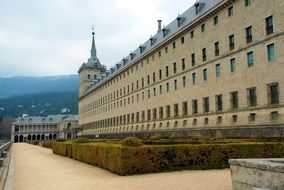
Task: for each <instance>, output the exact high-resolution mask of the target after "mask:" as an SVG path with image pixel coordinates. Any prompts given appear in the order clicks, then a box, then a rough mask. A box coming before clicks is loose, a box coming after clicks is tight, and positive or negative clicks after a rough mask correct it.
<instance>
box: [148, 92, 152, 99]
mask: <svg viewBox="0 0 284 190" xmlns="http://www.w3.org/2000/svg"><path fill="white" fill-rule="evenodd" d="M148 98H151V91H150V90H148Z"/></svg>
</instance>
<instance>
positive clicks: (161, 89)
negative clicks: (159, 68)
mask: <svg viewBox="0 0 284 190" xmlns="http://www.w3.org/2000/svg"><path fill="white" fill-rule="evenodd" d="M160 94H163V86H162V85H160Z"/></svg>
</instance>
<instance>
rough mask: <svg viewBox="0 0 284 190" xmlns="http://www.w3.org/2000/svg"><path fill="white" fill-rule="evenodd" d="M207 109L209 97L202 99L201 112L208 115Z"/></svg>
mask: <svg viewBox="0 0 284 190" xmlns="http://www.w3.org/2000/svg"><path fill="white" fill-rule="evenodd" d="M209 109H210V107H209V97H206V98H203V112H204V113H208V112H209Z"/></svg>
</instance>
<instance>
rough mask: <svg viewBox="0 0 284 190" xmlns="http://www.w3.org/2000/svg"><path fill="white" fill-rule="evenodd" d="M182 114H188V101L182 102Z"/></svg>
mask: <svg viewBox="0 0 284 190" xmlns="http://www.w3.org/2000/svg"><path fill="white" fill-rule="evenodd" d="M182 115H183V116H186V115H188V106H187V102H183V103H182Z"/></svg>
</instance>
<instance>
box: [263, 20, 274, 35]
mask: <svg viewBox="0 0 284 190" xmlns="http://www.w3.org/2000/svg"><path fill="white" fill-rule="evenodd" d="M265 25H266V34H267V35H269V34H273V32H274V28H273V16H270V17H267V18H266V19H265Z"/></svg>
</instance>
